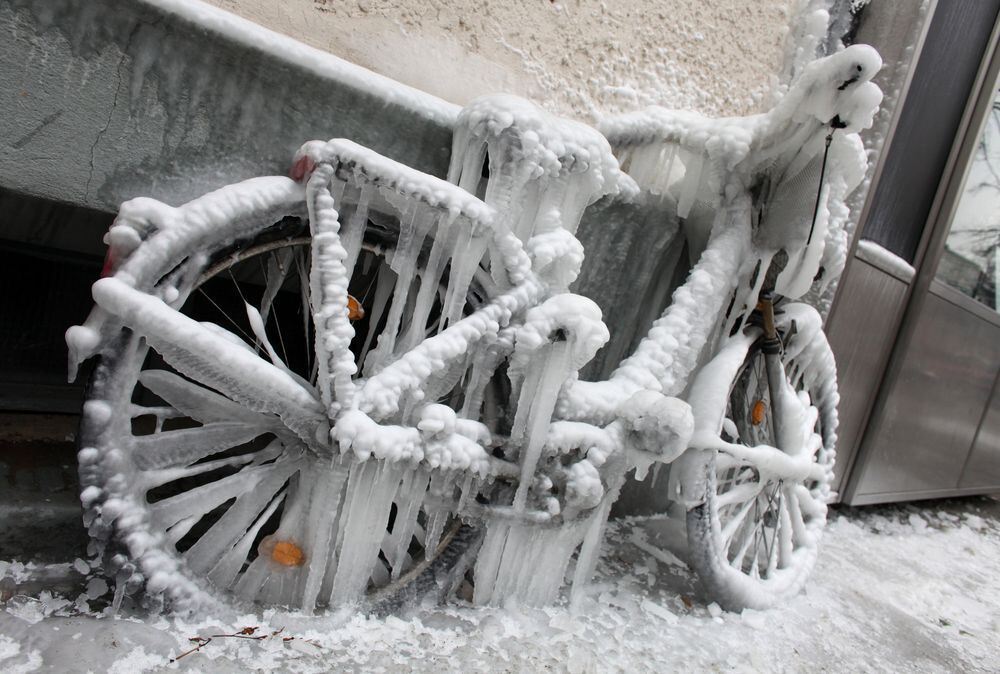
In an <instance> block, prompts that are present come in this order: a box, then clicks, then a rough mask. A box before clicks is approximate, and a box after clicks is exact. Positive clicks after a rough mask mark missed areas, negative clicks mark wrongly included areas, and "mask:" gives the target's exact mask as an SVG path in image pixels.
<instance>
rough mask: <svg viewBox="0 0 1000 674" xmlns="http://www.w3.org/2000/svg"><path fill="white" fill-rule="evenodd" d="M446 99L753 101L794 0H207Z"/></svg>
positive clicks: (580, 114)
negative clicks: (504, 96)
mask: <svg viewBox="0 0 1000 674" xmlns="http://www.w3.org/2000/svg"><path fill="white" fill-rule="evenodd" d="M208 2H209V3H210V4H213V5H216V6H218V7H220V8H223V9H226V10H228V11H231V12H234V13H236V14H239V15H242V16H243V17H245V18H248V19H251V20H253V21H255V22H257V23H259V24H261V25H264V26H266V27H268V28H270V29H272V30H275V31H278V32H281V33H284V34H286V35H289V36H291V37H294V38H296V39H298V40H301V41H303V42H306V43H308V44H310V45H312V46H314V47H318V48H320V49H324V50H327V51H329V52H332V53H333V54H336V55H337V56H340V57H342V58H344V59H347V60H349V61H352V62H354V63H357V64H359V65H362V66H364V67H366V68H369V69H371V70H373V71H375V72H377V73H380V74H383V75H386V76H388V77H391V78H393V79H396V80H398V81H400V82H403V83H406V84H409V85H411V86H414V87H416V88H419V89H422V90H424V91H427V92H429V93H432V94H435V95H437V96H440V97H441V98H444V99H446V100H448V101H451V102H453V103H457V104H464V103H466V102H468V101H469V100H470V99H472V98H474V97H475V96H477V95H480V94H486V93H496V92H508V93H515V94H519V95H522V96H526V97H528V98H531V99H533V100H535V101H536V102H540V103H542V104H543V105H545V106H546V107H548V108H549V109H550V110H552V111H553V112H558V113H560V114H566V115H571V116H574V117H577V118H579V119H582V120H585V121H593V120H594V119H595V118H596V117H598V116H599V115H600V114H602V113H608V112H618V111H623V110H633V109H636V108H638V107H641V106H644V105H650V104H659V105H665V106H668V107H674V108H688V109H695V110H699V111H701V112H705V113H709V114H727V115H728V114H746V113H748V112H753V111H756V110H757V109H759V107H760V104H761V101H762V99H763V98H764V96H765V94H766V93H767V92H768V91H770V89H771V88H772V86H773V83H774V78H775V75H776V74H777V73H778V72H779V71H780V69H781V65H782V60H783V56H784V39H785V35H786V33H787V27H788V25H789V22H790V21H791V14H792V12H793V9H794V6H795V5H796V4H797V3H796V1H795V0H606V1H601V0H560V1H559V2H553V1H551V0H475V1H473V0H283V1H282V2H275V1H274V0H208Z"/></svg>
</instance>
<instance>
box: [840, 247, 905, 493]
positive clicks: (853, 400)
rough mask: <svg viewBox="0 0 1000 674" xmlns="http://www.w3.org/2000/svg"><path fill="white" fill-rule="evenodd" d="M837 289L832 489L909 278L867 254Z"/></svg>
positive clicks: (861, 422)
mask: <svg viewBox="0 0 1000 674" xmlns="http://www.w3.org/2000/svg"><path fill="white" fill-rule="evenodd" d="M838 292H839V293H840V299H839V303H838V305H837V320H836V321H832V322H831V324H830V325H829V326H828V335H827V336H828V337H829V339H830V346H831V347H832V348H833V353H834V355H835V356H836V358H837V365H838V384H839V386H840V432H839V438H838V441H837V467H836V476H835V478H834V489H836V490H838V491H839V490H840V487H841V483H842V482H843V478H844V475H845V473H846V471H847V469H848V467H849V466H850V465H851V463H852V460H853V457H854V453H855V452H856V450H857V446H858V443H859V442H860V440H861V433H862V431H863V430H864V426H865V423H866V422H867V420H868V414H869V412H870V410H871V404H872V400H873V399H874V398H875V393H876V391H877V390H878V386H879V383H880V382H881V380H882V372H883V369H884V367H885V362H886V360H888V358H889V352H890V351H891V350H892V343H893V340H894V339H895V337H896V328H897V326H898V324H899V318H900V315H901V314H902V311H903V298H904V296H905V294H906V284H905V283H903V282H902V281H900V280H899V279H896V278H895V277H893V276H891V275H889V274H887V273H886V272H884V271H882V270H881V269H878V268H876V267H874V266H872V265H870V264H868V263H867V262H865V261H864V260H861V259H855V260H854V263H853V264H852V265H851V273H850V274H849V275H848V276H847V277H846V278H844V279H843V280H842V281H841V286H840V289H839V290H838Z"/></svg>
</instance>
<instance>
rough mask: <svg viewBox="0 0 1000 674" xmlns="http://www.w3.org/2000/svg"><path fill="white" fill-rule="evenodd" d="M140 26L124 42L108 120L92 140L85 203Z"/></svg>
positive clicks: (136, 26) (84, 194)
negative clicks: (100, 144) (124, 69)
mask: <svg viewBox="0 0 1000 674" xmlns="http://www.w3.org/2000/svg"><path fill="white" fill-rule="evenodd" d="M141 25H142V24H141V23H136V24H135V26H133V28H132V31H131V32H130V33H129V34H128V38H126V40H125V46H124V47H122V57H121V59H120V60H119V61H118V67H117V68H116V69H115V80H116V83H115V95H114V98H112V99H111V109H110V110H108V119H107V120H106V121H105V122H104V128H102V129H101V130H100V131H98V132H97V136H96V137H95V138H94V143H93V145H91V146H90V171H89V173H88V174H87V186H86V187H85V188H84V191H83V200H84V202H85V203H88V202H89V201H90V184H91V182H92V181H93V179H94V159H95V157H96V156H97V145H98V143H100V142H101V139H102V138H103V137H104V134H105V133H107V131H108V128H110V126H111V119H112V118H113V117H114V115H115V109H116V108H117V107H118V95H119V94H120V93H121V90H122V80H123V78H122V67H123V66H124V65H125V60H126V59H127V58H128V56H129V53H128V51H129V48H130V47H131V46H132V40H134V39H135V35H136V33H138V32H139V28H140V26H141Z"/></svg>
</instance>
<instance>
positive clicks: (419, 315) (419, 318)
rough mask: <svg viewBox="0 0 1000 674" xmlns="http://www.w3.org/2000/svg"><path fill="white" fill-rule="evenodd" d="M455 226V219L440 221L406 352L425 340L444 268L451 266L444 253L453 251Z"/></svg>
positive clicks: (404, 347) (404, 344)
mask: <svg viewBox="0 0 1000 674" xmlns="http://www.w3.org/2000/svg"><path fill="white" fill-rule="evenodd" d="M455 225H456V223H455V218H454V216H452V215H443V216H441V218H440V219H439V220H438V226H437V231H436V232H435V234H434V244H433V245H432V246H431V252H430V255H428V256H427V263H426V265H425V266H424V269H423V272H422V273H421V274H420V289H419V290H418V291H417V299H416V304H415V305H414V308H413V316H412V318H411V319H410V321H409V322H408V325H409V329H408V330H407V332H406V336H405V337H404V338H403V340H402V351H403V352H406V351H409V350H410V349H412V348H413V347H415V346H416V345H417V344H419V343H420V342H422V341H423V339H424V337H425V330H426V328H427V319H428V316H430V313H431V307H433V305H434V299H435V298H436V297H437V292H438V288H439V287H440V286H441V277H442V275H443V274H444V267H445V265H446V264H447V263H448V256H447V255H446V254H445V253H446V251H450V250H452V248H453V239H454V236H455V235H454V233H453V229H454V228H455Z"/></svg>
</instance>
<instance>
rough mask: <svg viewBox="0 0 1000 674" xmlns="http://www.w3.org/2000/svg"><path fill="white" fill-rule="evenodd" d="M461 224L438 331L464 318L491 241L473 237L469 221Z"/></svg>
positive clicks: (481, 237) (452, 256)
mask: <svg viewBox="0 0 1000 674" xmlns="http://www.w3.org/2000/svg"><path fill="white" fill-rule="evenodd" d="M459 226H460V227H461V230H460V233H459V235H458V238H457V239H456V241H455V249H454V251H453V252H452V254H451V274H450V275H449V278H448V291H447V293H446V294H445V299H444V303H443V305H442V309H441V316H442V320H441V322H440V324H439V326H438V332H440V331H441V330H442V329H444V327H445V326H446V325H453V324H455V323H457V322H458V321H459V320H460V319H461V318H462V312H463V310H464V309H465V304H466V302H467V301H468V295H469V286H470V285H472V279H473V277H474V276H475V274H476V269H478V268H479V261H480V260H481V259H482V257H483V253H485V252H486V246H487V244H488V243H489V242H488V240H487V239H486V237H484V236H479V237H473V236H472V230H471V227H470V226H469V223H467V222H461V223H459Z"/></svg>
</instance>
